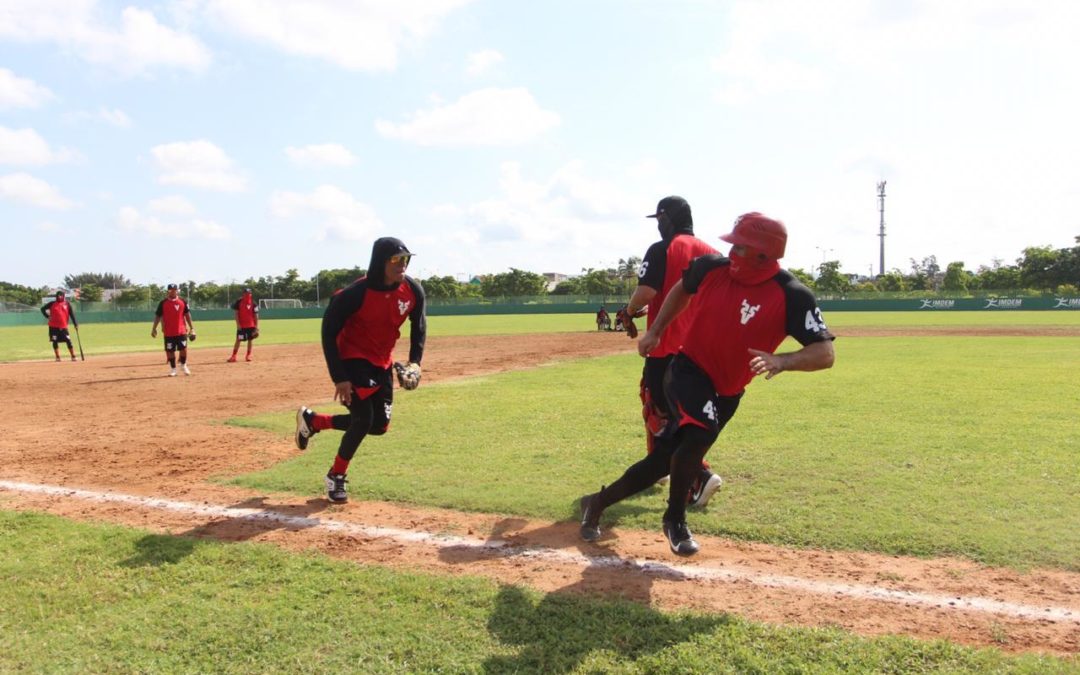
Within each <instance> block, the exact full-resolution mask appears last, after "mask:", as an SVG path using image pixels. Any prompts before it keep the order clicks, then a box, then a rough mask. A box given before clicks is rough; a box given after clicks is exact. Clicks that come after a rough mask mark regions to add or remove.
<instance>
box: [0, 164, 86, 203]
mask: <svg viewBox="0 0 1080 675" xmlns="http://www.w3.org/2000/svg"><path fill="white" fill-rule="evenodd" d="M0 198H3V199H7V200H10V201H13V202H20V203H23V204H29V205H30V206H38V207H41V208H43V209H53V210H57V211H63V210H66V209H70V208H72V207H73V206H74V203H73V202H72V201H71V200H69V199H67V198H66V197H64V196H63V195H61V194H60V191H59V190H57V189H56V188H55V187H54V186H52V185H50V184H49V183H46V182H45V181H43V180H41V179H40V178H35V177H34V176H31V175H30V174H26V173H12V174H8V175H6V176H0Z"/></svg>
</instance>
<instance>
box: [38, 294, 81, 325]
mask: <svg viewBox="0 0 1080 675" xmlns="http://www.w3.org/2000/svg"><path fill="white" fill-rule="evenodd" d="M42 312H43V313H47V315H48V317H49V328H67V327H68V318H69V317H72V318H73V317H74V311H72V309H71V304H70V303H69V302H68V301H67V300H53V301H52V302H48V303H46V304H45V306H44V307H42Z"/></svg>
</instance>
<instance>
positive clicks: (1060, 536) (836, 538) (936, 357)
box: [233, 337, 1080, 571]
mask: <svg viewBox="0 0 1080 675" xmlns="http://www.w3.org/2000/svg"><path fill="white" fill-rule="evenodd" d="M788 346H789V347H790V345H788ZM640 369H641V361H640V359H638V358H637V357H636V356H634V355H629V354H628V355H618V356H609V357H602V358H595V359H587V360H583V361H577V362H573V363H563V364H560V365H554V366H549V367H545V368H538V369H533V370H527V371H519V372H511V373H504V374H499V375H491V376H486V377H477V378H468V379H463V380H458V381H451V382H444V383H437V384H431V385H425V386H422V387H421V388H420V389H418V390H416V391H415V392H398V395H397V397H396V399H395V406H394V425H393V429H392V431H391V433H389V434H387V435H386V436H382V437H378V438H370V439H368V440H367V441H366V442H365V444H364V445H363V446H361V448H360V451H359V453H360V454H359V457H361V458H362V460H361V461H360V463H359V466H360V467H363V468H362V469H359V470H357V471H354V472H353V474H352V475H351V476H350V477H351V479H352V480H351V489H352V491H353V494H354V495H355V496H356V497H357V498H360V499H382V500H391V501H400V502H408V503H419V504H425V505H431V506H441V507H449V508H460V509H469V510H475V511H481V512H495V513H515V514H520V515H526V516H531V517H535V518H539V519H548V520H565V519H569V518H572V517H574V516H575V510H574V508H575V507H574V505H575V503H576V499H577V497H579V496H580V495H582V494H584V493H586V492H591V491H594V490H596V489H598V488H599V486H600V485H601V484H609V483H611V482H612V481H613V480H614V479H615V478H617V477H618V476H619V475H620V474H621V473H622V471H623V469H624V468H625V467H626V466H628V465H629V464H630V463H632V462H634V461H636V460H637V459H638V458H640V457H641V456H642V454H643V451H644V443H643V440H642V433H643V432H642V429H641V418H640V412H639V411H640V404H639V402H638V400H637V379H638V377H639V375H640ZM1078 372H1080V338H952V337H935V338H889V339H882V338H861V339H860V338H849V339H844V340H841V341H838V342H837V362H836V366H835V368H834V369H832V370H829V371H825V372H821V373H813V374H806V373H784V374H782V375H781V376H779V377H778V378H776V379H774V380H771V381H764V380H759V381H755V382H754V383H752V384H751V386H750V388H749V389H748V392H747V395H746V396H745V397H744V399H743V403H742V406H741V408H740V410H739V411H738V413H737V414H736V416H735V418H734V420H733V421H732V422H731V423H730V425H729V426H728V429H727V430H725V432H724V433H723V434H722V436H721V439H720V440H719V441H718V443H717V445H716V446H714V448H713V450H712V451H711V452H710V454H709V456H708V459H709V461H710V462H712V464H713V466H714V469H715V470H716V471H717V472H718V473H720V474H721V475H722V476H723V477H724V478H725V481H726V482H725V486H724V488H723V489H722V490H721V491H720V492H719V493H717V495H716V496H715V497H714V498H713V501H712V503H711V504H710V506H709V508H708V509H707V510H706V511H704V512H699V513H692V515H691V516H690V524H691V528H692V529H693V531H694V532H697V533H705V534H718V535H726V536H730V537H734V538H737V539H745V540H753V541H763V542H769V543H774V544H784V545H794V546H805V547H814V548H819V547H820V548H832V549H850V550H867V551H877V552H881V553H888V554H908V555H917V556H941V555H959V556H964V557H967V558H970V559H972V560H976V561H979V562H984V563H988V564H994V565H1007V566H1011V567H1016V568H1027V567H1031V566H1046V567H1057V568H1063V569H1068V570H1073V571H1077V570H1080V528H1077V527H1076V523H1080V472H1078V471H1077V468H1076V467H1077V464H1076V457H1077V456H1078V453H1080V426H1078V425H1077V424H1076V417H1075V415H1076V411H1077V410H1078V409H1080V389H1078V388H1077V386H1076V383H1075V376H1076V373H1078ZM298 403H313V404H316V407H317V408H321V409H324V410H329V411H332V412H336V411H337V410H340V407H339V406H338V405H335V404H330V403H328V402H298ZM447 420H454V423H452V424H451V423H448V422H447ZM233 422H234V423H237V424H244V425H249V426H257V427H261V428H265V429H267V430H269V431H271V432H273V433H274V434H276V435H277V436H278V439H279V440H278V441H276V442H282V443H285V442H288V440H287V439H288V437H289V435H290V434H291V432H292V428H293V414H292V411H291V410H290V411H281V412H279V413H274V414H265V415H262V416H260V417H257V418H253V419H247V420H234V421H233ZM340 437H341V434H340V433H337V432H332V431H331V432H327V433H323V434H319V435H317V436H315V437H314V439H313V440H312V443H311V446H310V447H309V450H308V452H307V453H305V454H302V455H298V456H297V457H296V458H295V459H292V460H290V461H287V462H284V463H282V464H279V465H277V466H275V467H273V468H271V469H269V470H267V471H265V472H261V473H257V474H252V475H248V476H243V477H240V478H238V479H236V482H238V483H240V484H243V485H247V486H250V487H253V488H255V489H260V490H275V491H286V492H295V493H299V494H318V493H319V492H321V490H322V479H321V477H322V475H323V474H324V473H325V472H326V469H327V467H328V466H329V464H330V461H331V458H332V456H333V454H334V452H335V451H336V449H337V444H338V442H339V440H340ZM478 466H483V467H488V468H487V469H485V470H484V471H477V470H476V467H478ZM665 497H666V493H664V492H663V491H662V490H661V489H660V488H654V489H651V490H648V491H646V492H645V493H643V494H642V495H639V496H638V497H636V498H634V499H631V500H628V501H627V502H625V503H623V504H620V505H617V506H615V507H613V508H611V509H609V510H608V512H607V513H606V514H605V518H604V523H605V524H606V525H607V526H609V527H610V526H611V525H613V524H614V525H617V526H618V527H620V528H644V529H656V528H658V526H659V521H660V516H661V514H662V512H663V501H664V499H665Z"/></svg>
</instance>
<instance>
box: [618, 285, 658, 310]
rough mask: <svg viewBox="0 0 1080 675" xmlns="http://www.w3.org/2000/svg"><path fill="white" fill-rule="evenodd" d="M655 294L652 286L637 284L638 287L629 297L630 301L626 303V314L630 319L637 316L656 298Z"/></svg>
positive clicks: (655, 291)
mask: <svg viewBox="0 0 1080 675" xmlns="http://www.w3.org/2000/svg"><path fill="white" fill-rule="evenodd" d="M656 293H657V290H656V289H655V288H653V287H652V286H646V285H645V284H638V287H637V288H635V289H634V292H633V293H632V294H631V295H630V301H629V302H627V303H626V313H627V314H629V315H630V317H631V318H633V317H635V316H639V315H640V314H641V312H642V311H643V310H645V309H646V308H647V307H648V306H649V303H650V302H652V299H653V298H655V297H656Z"/></svg>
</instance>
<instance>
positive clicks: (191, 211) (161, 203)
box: [146, 195, 198, 216]
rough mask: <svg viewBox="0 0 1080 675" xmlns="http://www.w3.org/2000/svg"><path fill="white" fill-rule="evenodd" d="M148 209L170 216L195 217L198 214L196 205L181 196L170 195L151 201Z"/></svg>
mask: <svg viewBox="0 0 1080 675" xmlns="http://www.w3.org/2000/svg"><path fill="white" fill-rule="evenodd" d="M146 207H147V209H148V210H150V211H153V212H154V213H161V214H165V215H170V216H193V215H195V214H196V213H198V209H196V208H195V205H194V204H192V203H191V202H189V201H188V200H187V199H185V198H183V197H181V196H180V195H169V196H167V197H161V198H159V199H151V200H150V201H149V203H147V205H146Z"/></svg>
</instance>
